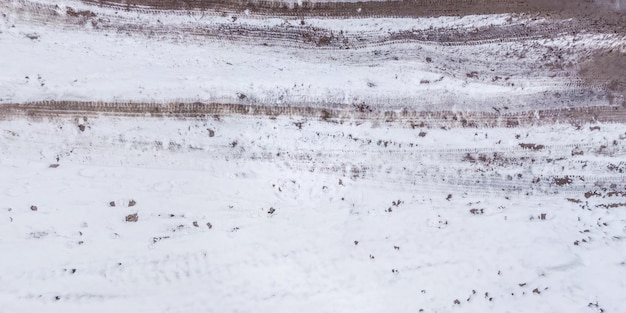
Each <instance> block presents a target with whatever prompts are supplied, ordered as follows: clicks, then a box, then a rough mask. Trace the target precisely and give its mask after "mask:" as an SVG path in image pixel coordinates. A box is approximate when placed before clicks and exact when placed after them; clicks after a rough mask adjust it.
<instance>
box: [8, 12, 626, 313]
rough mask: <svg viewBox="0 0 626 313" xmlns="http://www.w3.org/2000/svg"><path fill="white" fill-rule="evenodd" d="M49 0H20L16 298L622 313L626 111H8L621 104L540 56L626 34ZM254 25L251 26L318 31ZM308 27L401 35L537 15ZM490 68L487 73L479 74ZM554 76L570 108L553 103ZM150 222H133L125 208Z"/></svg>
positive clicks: (50, 307)
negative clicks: (474, 117) (347, 38)
mask: <svg viewBox="0 0 626 313" xmlns="http://www.w3.org/2000/svg"><path fill="white" fill-rule="evenodd" d="M33 3H40V4H46V5H47V4H57V3H56V2H55V1H14V0H11V1H4V2H2V3H0V13H2V15H1V16H0V47H1V48H0V178H1V179H0V253H1V254H2V256H3V257H2V258H0V313H5V312H6V313H12V312H64V313H71V312H86V311H87V312H94V313H96V312H107V313H108V312H185V313H193V312H203V313H204V312H220V313H222V312H294V311H300V312H316V313H317V312H342V313H352V312H354V313H367V312H422V310H423V312H439V313H445V312H546V313H551V312H573V313H596V312H598V313H601V312H607V313H609V312H622V311H623V304H624V303H625V302H626V297H625V296H624V295H625V294H626V281H625V280H624V277H626V243H625V242H626V241H625V238H626V211H625V210H624V207H625V206H624V205H626V200H624V199H626V181H625V179H624V174H623V171H624V170H626V163H625V162H624V161H623V160H624V159H626V148H625V147H626V141H625V140H626V132H625V128H624V125H623V123H614V124H611V123H591V122H588V123H580V124H579V125H570V124H559V123H556V124H547V125H543V124H542V126H539V125H522V126H519V127H514V128H477V129H473V128H454V127H442V128H439V127H432V128H431V127H428V126H427V125H426V126H417V125H413V127H410V126H409V125H408V123H407V121H383V120H367V119H362V118H359V119H357V118H353V117H350V116H348V117H345V118H342V119H338V120H331V121H323V120H320V119H319V118H318V117H315V116H289V115H281V116H276V117H269V116H254V115H246V114H222V115H215V116H201V117H197V118H180V119H177V118H156V117H149V116H146V117H138V116H132V117H131V116H123V115H122V114H118V116H116V114H115V113H111V112H109V113H107V112H98V113H93V112H92V113H74V114H69V113H68V114H65V115H63V114H58V112H56V113H55V112H50V114H49V115H46V116H40V115H37V114H32V115H29V114H28V111H27V110H26V111H24V112H22V113H25V114H24V115H20V114H13V113H11V112H8V110H6V109H5V108H7V107H10V105H12V104H23V103H27V102H31V101H45V100H58V101H63V100H83V101H110V102H126V101H136V102H138V101H145V102H148V103H150V102H159V103H164V102H165V103H167V102H170V101H182V102H193V101H201V102H222V103H245V104H252V105H269V106H272V105H281V106H314V107H317V108H319V107H320V106H341V105H346V104H348V105H349V104H353V103H366V104H368V105H372V107H374V108H376V109H389V110H395V109H398V108H406V107H408V108H410V109H412V110H417V111H419V110H426V111H441V110H454V111H481V112H484V111H490V110H492V109H493V108H494V107H496V108H502V107H503V106H507V105H508V106H510V110H509V111H507V114H510V116H513V114H514V112H520V111H524V112H527V111H533V110H540V109H554V108H555V107H564V106H570V107H571V106H578V107H582V106H585V107H588V106H595V105H606V104H607V101H606V99H605V98H603V97H602V96H601V95H600V94H592V96H589V97H587V98H585V99H584V101H583V100H580V99H581V98H580V97H583V96H579V98H576V96H577V95H579V94H580V92H581V90H582V91H585V92H587V91H589V90H592V91H593V90H596V91H597V90H601V88H599V87H598V88H596V89H593V88H591V87H583V86H581V85H580V84H577V82H576V81H575V80H574V79H573V78H572V77H568V76H567V75H564V74H563V73H560V74H563V75H553V74H554V73H552V72H550V71H548V70H545V69H539V68H533V67H531V65H536V64H537V62H539V61H537V60H538V59H540V58H541V56H542V55H541V53H543V52H542V51H543V50H544V49H545V48H547V47H551V48H554V49H555V50H558V49H561V48H563V49H568V50H567V51H568V52H567V53H564V54H563V56H562V57H563V58H564V62H567V61H571V60H575V59H576V58H578V57H580V56H581V55H585V54H586V53H588V52H589V47H596V48H600V47H606V48H616V49H623V40H622V39H623V37H620V35H619V34H601V33H600V34H599V33H584V32H583V33H580V34H562V35H561V36H559V37H558V38H534V39H527V40H526V39H525V40H517V41H516V40H510V41H507V42H502V43H500V42H487V41H485V42H479V43H477V44H475V45H440V44H437V43H433V42H419V41H407V42H394V43H386V44H381V45H374V44H372V45H366V46H363V47H358V48H357V49H351V50H339V49H323V48H319V47H315V46H314V45H313V46H310V45H309V46H306V45H304V44H296V43H295V42H287V43H284V45H283V44H276V45H268V46H263V45H262V44H261V42H258V41H255V40H250V41H245V40H222V39H219V40H218V39H206V38H203V37H202V36H194V35H190V34H177V33H175V32H166V33H164V34H162V36H157V35H155V36H151V35H146V34H143V33H141V32H139V31H131V30H128V31H110V30H109V31H105V30H102V29H98V28H97V27H95V26H93V25H92V26H90V24H89V23H86V24H84V25H82V24H80V23H78V24H77V23H76V21H75V20H71V19H69V18H68V17H67V16H65V12H66V8H67V7H72V8H76V9H92V10H93V11H94V12H96V13H97V14H98V16H100V17H103V18H110V19H111V20H112V23H114V22H116V21H117V22H121V23H122V22H123V23H126V25H130V26H138V25H144V26H146V27H147V26H150V25H156V24H158V23H162V24H163V25H165V26H167V27H171V29H177V28H178V27H183V26H185V25H189V24H198V25H200V26H203V27H213V28H219V27H222V26H225V25H230V24H232V23H234V22H233V20H232V16H226V17H221V16H217V15H207V16H203V15H201V14H200V13H198V14H200V15H198V14H196V15H191V16H182V15H167V14H143V13H142V14H140V13H136V12H123V11H120V12H115V10H113V9H107V8H96V7H92V6H88V5H86V4H82V3H81V2H77V1H63V2H62V3H58V7H57V8H54V7H53V8H54V9H53V10H55V12H57V13H58V15H50V16H48V15H45V14H39V13H37V12H36V10H34V9H33V7H36V6H29V5H32V4H33ZM237 17H238V19H237V23H238V24H237V25H250V26H255V27H256V26H258V27H280V25H282V24H286V26H284V27H285V28H289V27H297V24H298V23H299V21H298V20H283V19H265V18H260V17H258V16H252V15H251V16H246V15H245V14H242V15H240V16H237ZM68 20H70V21H69V22H68ZM305 22H306V25H307V27H308V26H313V27H319V28H324V29H327V30H332V31H340V30H343V31H345V32H352V33H360V32H363V33H369V34H370V35H371V36H373V37H372V38H383V37H384V36H385V35H386V34H387V33H388V32H398V31H411V30H420V29H429V28H431V27H433V28H447V29H449V28H463V29H466V30H467V29H473V28H477V27H488V26H489V25H504V24H508V23H514V24H515V23H519V24H521V23H539V22H541V21H537V20H535V21H530V20H526V19H523V18H521V17H519V16H509V15H481V16H478V15H477V16H466V17H462V18H458V17H442V18H419V19H385V18H381V19H367V18H363V19H358V18H355V19H322V18H319V19H307V20H306V21H305ZM228 23H230V24H228ZM129 29H132V28H130V27H129ZM540 52H541V53H540ZM511 53H512V54H515V53H526V55H525V57H524V58H519V59H516V58H513V57H511V56H510V54H511ZM427 57H428V58H432V59H433V60H432V62H431V61H427V59H426V58H427ZM472 71H476V72H477V73H478V74H477V75H478V76H479V77H480V78H479V79H470V78H468V76H467V75H466V73H470V72H472ZM494 75H499V76H501V77H506V76H510V80H507V83H504V82H501V81H497V82H494V81H492V77H493V76H494ZM424 80H428V81H429V83H422V81H424ZM513 83H514V84H513ZM585 88H587V89H585ZM555 92H561V93H563V94H566V93H571V94H574V95H575V96H572V97H571V99H574V100H572V101H570V102H567V101H565V100H562V101H561V102H557V101H556V100H554V98H550V96H549V95H551V94H553V93H555ZM241 95H246V97H245V99H241V97H240V96H241ZM563 98H567V97H565V96H564V97H563ZM537 114H538V113H537ZM537 116H538V115H537ZM427 122H428V121H427ZM441 123H444V122H441ZM544 124H546V123H544ZM529 144H534V145H540V146H541V148H537V146H535V148H536V149H533V148H525V147H524V145H529ZM559 178H561V179H563V180H564V181H565V183H562V184H560V183H558V181H557V179H559ZM568 179H569V180H568ZM113 204H114V205H113ZM622 204H624V205H622ZM132 214H137V217H138V220H137V221H136V222H133V221H127V218H128V217H129V216H132ZM209 225H210V226H209ZM457 300H458V302H457Z"/></svg>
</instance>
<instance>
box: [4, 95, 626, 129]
mask: <svg viewBox="0 0 626 313" xmlns="http://www.w3.org/2000/svg"><path fill="white" fill-rule="evenodd" d="M63 116H121V117H124V116H128V117H137V116H145V117H154V118H207V117H219V116H242V117H245V116H265V117H269V118H274V117H278V116H291V117H302V118H314V119H319V120H324V121H328V122H335V123H342V122H344V121H355V122H383V123H400V124H405V125H406V126H407V127H430V128H456V127H465V128H482V127H518V126H533V125H548V124H555V123H567V124H573V125H580V124H585V123H594V122H603V123H626V107H624V106H599V107H583V108H572V109H547V110H537V111H528V112H519V113H508V114H507V113H495V112H493V113H492V112H453V111H409V110H396V111H380V110H376V109H373V110H372V111H371V112H370V111H369V110H368V111H363V110H361V108H358V107H354V106H337V107H334V108H330V107H287V106H263V105H249V104H222V103H200V102H195V103H111V102H80V101H58V102H56V101H43V102H34V103H24V104H4V105H0V118H1V119H12V118H20V117H21V118H23V117H27V118H32V119H42V118H55V117H63Z"/></svg>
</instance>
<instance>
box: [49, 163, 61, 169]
mask: <svg viewBox="0 0 626 313" xmlns="http://www.w3.org/2000/svg"><path fill="white" fill-rule="evenodd" d="M48 167H49V168H57V167H59V164H58V163H55V164H50V166H48Z"/></svg>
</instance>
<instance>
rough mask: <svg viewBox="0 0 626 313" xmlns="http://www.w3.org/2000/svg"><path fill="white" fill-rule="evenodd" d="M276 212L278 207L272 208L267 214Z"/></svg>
mask: <svg viewBox="0 0 626 313" xmlns="http://www.w3.org/2000/svg"><path fill="white" fill-rule="evenodd" d="M274 212H276V209H274V208H270V209H269V210H268V211H267V214H274Z"/></svg>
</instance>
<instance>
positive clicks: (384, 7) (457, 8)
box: [83, 0, 621, 21]
mask: <svg viewBox="0 0 626 313" xmlns="http://www.w3.org/2000/svg"><path fill="white" fill-rule="evenodd" d="M83 1H84V2H88V3H94V4H98V5H103V6H118V7H120V8H124V9H127V10H131V9H135V8H140V7H150V8H154V9H159V10H214V11H243V10H249V12H252V13H255V14H269V15H281V16H303V17H304V16H331V17H344V16H350V17H353V16H362V17H372V16H374V17H380V16H393V17H422V16H443V15H471V14H498V13H539V14H542V15H547V16H551V15H557V16H560V17H585V18H594V19H598V20H600V19H604V20H607V19H608V20H610V21H613V20H615V19H617V20H620V18H621V17H620V16H619V12H615V8H616V5H615V4H612V3H610V2H607V3H606V4H605V5H601V4H598V2H596V1H593V0H550V1H549V0H504V1H503V0H410V1H368V2H349V3H346V2H343V3H340V2H322V3H319V2H318V3H312V2H307V1H303V2H302V3H301V4H297V3H290V2H283V1H231V0H212V1H206V0H83Z"/></svg>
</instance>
